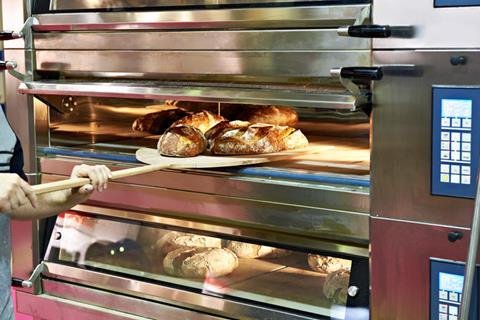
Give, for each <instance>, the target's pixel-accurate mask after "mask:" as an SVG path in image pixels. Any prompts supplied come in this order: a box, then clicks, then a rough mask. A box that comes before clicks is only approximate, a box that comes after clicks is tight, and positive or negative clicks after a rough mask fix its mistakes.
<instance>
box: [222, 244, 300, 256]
mask: <svg viewBox="0 0 480 320" xmlns="http://www.w3.org/2000/svg"><path fill="white" fill-rule="evenodd" d="M226 248H227V249H230V250H232V251H233V253H235V254H236V255H237V257H239V258H247V259H256V258H266V259H274V258H281V257H285V256H288V255H290V254H291V251H288V250H284V249H279V248H274V247H269V246H263V245H260V244H253V243H247V242H239V241H227V243H226Z"/></svg>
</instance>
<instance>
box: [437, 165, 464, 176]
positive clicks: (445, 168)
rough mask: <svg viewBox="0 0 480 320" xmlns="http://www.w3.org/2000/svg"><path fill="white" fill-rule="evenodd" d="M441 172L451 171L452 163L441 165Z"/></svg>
mask: <svg viewBox="0 0 480 320" xmlns="http://www.w3.org/2000/svg"><path fill="white" fill-rule="evenodd" d="M440 172H441V173H450V165H448V164H442V165H440ZM465 174H467V173H465Z"/></svg>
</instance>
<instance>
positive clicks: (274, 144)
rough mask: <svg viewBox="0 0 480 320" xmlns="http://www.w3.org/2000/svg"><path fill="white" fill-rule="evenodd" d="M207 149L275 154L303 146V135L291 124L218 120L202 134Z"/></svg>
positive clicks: (222, 153)
mask: <svg viewBox="0 0 480 320" xmlns="http://www.w3.org/2000/svg"><path fill="white" fill-rule="evenodd" d="M205 136H206V137H207V139H208V145H209V147H208V149H209V151H210V152H211V153H213V154H217V155H235V154H261V153H275V152H280V151H284V150H293V149H297V148H302V147H306V146H307V145H308V140H307V138H306V137H305V135H304V134H303V133H302V132H301V131H300V130H297V129H295V128H292V127H286V126H274V125H268V124H250V123H248V122H245V121H232V122H228V123H227V122H220V123H219V124H217V125H216V126H215V127H213V128H212V129H210V130H209V131H207V132H206V133H205Z"/></svg>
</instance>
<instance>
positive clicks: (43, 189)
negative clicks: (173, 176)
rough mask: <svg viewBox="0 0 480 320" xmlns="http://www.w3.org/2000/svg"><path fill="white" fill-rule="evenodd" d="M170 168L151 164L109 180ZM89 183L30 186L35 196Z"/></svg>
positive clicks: (79, 180)
mask: <svg viewBox="0 0 480 320" xmlns="http://www.w3.org/2000/svg"><path fill="white" fill-rule="evenodd" d="M171 167H172V165H170V164H152V165H148V166H142V167H135V168H129V169H124V170H117V171H113V172H112V178H111V179H110V180H116V179H121V178H126V177H132V176H136V175H139V174H145V173H150V172H155V171H158V170H162V169H167V168H171ZM89 183H90V179H88V178H71V179H66V180H62V181H55V182H49V183H43V184H38V185H35V186H32V188H33V192H34V193H35V194H36V195H39V194H44V193H49V192H55V191H60V190H66V189H72V188H80V187H83V186H84V185H86V184H89Z"/></svg>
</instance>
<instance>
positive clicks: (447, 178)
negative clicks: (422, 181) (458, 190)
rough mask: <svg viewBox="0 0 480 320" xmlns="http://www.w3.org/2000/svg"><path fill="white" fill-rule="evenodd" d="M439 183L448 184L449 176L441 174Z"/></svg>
mask: <svg viewBox="0 0 480 320" xmlns="http://www.w3.org/2000/svg"><path fill="white" fill-rule="evenodd" d="M440 182H443V183H449V182H450V176H449V175H448V174H445V173H442V174H441V175H440Z"/></svg>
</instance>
